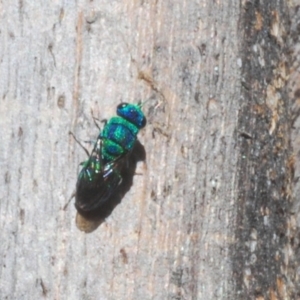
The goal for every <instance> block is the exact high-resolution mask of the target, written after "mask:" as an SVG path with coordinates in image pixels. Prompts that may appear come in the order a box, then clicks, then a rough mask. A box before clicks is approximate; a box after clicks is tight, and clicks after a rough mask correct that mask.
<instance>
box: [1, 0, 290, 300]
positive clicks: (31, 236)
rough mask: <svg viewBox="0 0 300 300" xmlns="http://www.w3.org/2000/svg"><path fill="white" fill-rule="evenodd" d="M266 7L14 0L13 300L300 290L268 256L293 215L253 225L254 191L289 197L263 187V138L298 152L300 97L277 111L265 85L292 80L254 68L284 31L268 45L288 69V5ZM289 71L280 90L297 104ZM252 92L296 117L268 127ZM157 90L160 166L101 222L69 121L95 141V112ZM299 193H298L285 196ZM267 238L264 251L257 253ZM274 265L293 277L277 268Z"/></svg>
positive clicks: (10, 58)
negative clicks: (81, 188)
mask: <svg viewBox="0 0 300 300" xmlns="http://www.w3.org/2000/svg"><path fill="white" fill-rule="evenodd" d="M251 3H252V2H244V1H242V2H240V1H208V0H202V1H172V0H167V1H108V0H104V1H67V2H64V3H60V2H57V1H43V2H42V3H37V2H36V1H35V2H34V1H27V2H26V1H10V2H8V1H7V2H3V3H2V8H1V9H0V15H1V18H0V20H1V21H0V22H1V34H0V39H1V40H0V56H1V60H0V78H1V79H0V97H1V98H0V99H1V105H0V125H1V129H2V130H1V133H2V137H1V145H0V163H1V169H0V180H2V183H1V185H0V226H1V233H0V234H1V235H0V237H1V243H0V254H1V255H0V263H1V264H0V277H1V281H0V299H42V298H44V299H101V300H102V299H103V300H104V299H105V300H106V299H107V300H108V299H109V300H115V299H144V300H146V299H158V300H161V299H293V298H288V297H289V295H291V294H292V293H291V291H290V290H289V289H293V288H294V287H292V286H291V285H287V284H286V282H287V281H288V280H289V278H292V277H289V276H290V275H289V274H288V272H286V269H285V270H284V271H283V270H282V269H280V266H281V267H282V266H283V264H282V259H281V258H282V257H281V256H280V255H279V256H280V259H277V258H278V257H275V256H272V257H271V258H270V261H268V264H265V265H264V266H265V267H266V268H265V269H259V266H258V263H261V262H262V261H263V259H264V257H266V256H269V255H274V253H275V252H274V251H275V250H274V249H275V247H279V248H278V251H279V253H282V252H281V251H282V249H283V248H284V247H287V246H288V243H289V241H288V238H287V237H286V236H284V237H283V238H282V239H281V241H282V240H284V242H283V243H277V244H276V243H275V244H274V245H275V246H274V248H268V247H267V245H269V243H271V240H272V237H274V235H277V234H278V232H279V231H280V232H281V233H282V234H283V235H284V233H283V232H284V230H285V229H286V227H285V226H286V224H287V222H288V221H287V219H288V212H287V213H286V214H281V215H280V214H279V216H277V215H276V216H275V217H277V218H279V219H278V224H281V225H282V226H283V227H282V228H284V229H282V228H281V229H280V230H279V229H278V227H276V226H275V227H274V228H273V227H272V226H271V227H270V228H269V229H268V230H267V233H268V234H265V232H266V231H264V230H265V229H264V227H263V226H262V223H261V222H263V220H264V219H263V218H261V216H259V217H258V219H257V220H258V222H257V223H255V222H254V223H253V222H252V223H251V222H248V221H249V218H250V216H251V215H254V216H257V215H258V214H259V212H261V208H259V207H258V206H255V205H254V207H252V209H251V207H250V206H249V204H250V203H251V201H253V203H257V204H260V203H261V200H262V199H263V197H266V198H267V199H269V200H268V202H267V203H269V204H270V211H271V212H274V210H273V208H272V207H274V206H273V204H274V202H273V201H275V200H276V199H275V198H274V195H278V193H279V192H278V188H277V187H274V188H273V187H272V188H270V189H268V188H267V186H265V185H264V187H266V188H265V190H262V189H258V190H257V191H258V192H257V193H256V194H255V193H254V194H252V191H253V190H255V186H254V185H253V182H256V183H257V181H255V180H256V179H255V178H256V177H255V174H256V172H260V174H263V172H264V171H266V172H267V171H268V170H269V169H267V168H271V166H272V163H273V159H274V155H275V154H274V153H273V152H272V153H273V154H271V152H270V155H269V156H268V155H266V156H264V157H260V156H258V157H257V158H255V157H254V156H253V153H254V152H253V151H254V150H255V149H254V148H255V145H256V144H255V143H256V142H258V141H261V140H262V139H261V137H264V134H266V133H267V131H269V135H270V136H271V137H268V138H269V140H268V141H271V142H270V144H267V146H266V149H269V150H270V149H272V147H273V146H274V145H276V143H277V142H278V140H279V139H280V141H282V143H283V145H282V147H283V148H284V150H283V151H282V152H281V153H282V155H281V156H280V159H279V160H278V164H277V165H276V166H275V167H276V170H279V169H280V168H282V167H283V166H284V165H285V166H286V165H287V162H288V161H290V154H291V148H290V145H289V141H288V138H287V139H286V140H285V139H283V140H282V139H281V137H280V135H279V133H281V134H283V135H287V136H289V134H290V127H288V126H286V127H284V126H285V125H284V124H287V123H285V120H286V118H287V116H288V113H287V111H288V107H286V106H285V104H282V102H280V101H279V100H278V101H279V102H280V103H279V104H278V106H276V109H274V107H273V106H272V103H273V102H272V103H271V104H270V101H271V100H270V99H269V98H268V96H270V94H266V93H264V91H265V88H266V87H267V85H263V86H261V85H259V84H257V85H255V83H264V82H265V81H268V80H270V78H271V80H270V82H271V83H270V82H268V83H269V87H272V86H274V85H275V84H276V82H277V81H276V82H275V81H274V80H275V79H274V73H272V72H270V73H268V72H265V73H264V72H262V74H261V75H258V74H257V73H255V72H254V73H251V70H255V68H257V72H259V71H261V70H262V69H263V70H264V68H262V66H261V65H259V66H258V65H256V64H255V63H256V62H257V61H259V56H258V55H257V54H255V53H254V54H253V53H252V54H251V53H250V52H251V49H252V50H253V49H254V48H255V46H256V42H255V36H260V34H263V33H266V32H268V30H269V32H271V34H270V35H271V36H272V34H273V38H274V39H275V40H276V42H274V43H273V40H272V41H270V44H268V47H269V48H268V47H266V48H261V49H263V50H261V53H260V54H261V56H262V57H264V58H265V59H266V57H267V56H268V53H269V52H268V51H271V50H272V51H273V50H274V49H273V47H275V50H274V51H275V53H276V56H273V61H272V62H271V63H270V68H272V69H274V70H279V71H280V72H282V69H280V68H279V67H280V66H281V62H282V60H281V54H283V53H284V51H285V49H284V47H283V44H284V42H285V40H286V35H287V33H286V32H287V29H286V28H287V27H286V26H287V25H286V23H285V22H286V20H287V19H288V16H287V15H285V12H286V11H287V7H285V6H284V4H283V3H282V2H281V1H278V2H276V3H275V2H274V3H273V4H272V5H271V4H270V3H261V4H257V3H256V4H253V3H252V4H251ZM251 5H252V6H251ZM268 9H270V10H269V11H272V12H273V13H272V14H269V13H267V11H268ZM274 12H275V13H274ZM276 14H277V15H276ZM266 15H268V17H266ZM269 15H270V16H269ZM251 16H252V17H253V16H254V17H255V16H256V19H255V18H254V17H253V19H251V18H250V17H251ZM277 16H278V17H277ZM260 17H261V18H260ZM269 18H270V19H269ZM270 20H271V21H272V22H273V23H272V22H270V23H268V22H269V21H270ZM278 20H280V21H278ZM276 22H277V23H276ZM278 23H280V26H279V27H275V28H280V30H281V31H280V30H279V31H276V33H274V31H272V28H271V25H272V24H273V26H274V24H275V25H278ZM270 28H271V29H270ZM273 29H274V27H273ZM255 30H257V32H255ZM270 35H269V36H270ZM274 35H276V37H274ZM267 36H268V35H266V37H267ZM249 37H251V38H252V37H253V39H251V41H250V39H249ZM265 40H267V41H268V42H269V40H268V39H267V38H266V39H265ZM247 42H249V43H248V44H247ZM262 42H263V39H258V43H262ZM271 42H272V43H271ZM259 49H260V48H259ZM247 51H249V52H247ZM251 55H253V61H252V60H251V58H252V56H251ZM256 59H258V60H256ZM251 62H252V64H251ZM260 62H261V61H260ZM245 64H246V65H245ZM245 66H246V67H245ZM260 68H261V69H260ZM279 71H278V72H279ZM287 72H288V71H287ZM255 76H257V77H255ZM268 76H269V77H268ZM281 80H282V83H281V85H280V86H279V87H278V86H277V90H276V91H275V94H276V93H277V94H276V95H278V94H280V99H285V98H284V97H285V95H286V94H285V92H286V90H285V83H286V80H287V78H283V77H282V78H281ZM247 89H250V91H252V92H253V93H254V92H257V93H258V95H259V97H261V98H259V100H260V101H261V102H259V103H258V104H257V105H258V106H257V107H256V108H257V109H262V107H264V108H265V110H264V111H262V112H261V115H262V118H263V117H265V118H271V117H272V116H274V114H273V115H272V114H271V117H270V111H269V110H267V108H268V109H270V110H271V111H272V109H273V110H276V113H278V115H279V117H278V118H279V119H280V120H282V123H280V124H279V123H278V124H279V125H280V126H279V125H278V126H275V125H274V126H275V127H268V126H265V127H259V126H258V125H259V124H262V123H259V122H257V123H255V122H254V123H255V124H256V125H257V124H258V125H257V126H258V127H255V125H253V122H252V121H253V111H254V110H253V109H254V106H255V105H254V104H252V102H251V101H256V100H257V99H256V97H253V93H252V94H251V93H250V92H247ZM147 99H150V100H151V101H148V102H147V103H146V104H145V106H144V107H143V110H144V112H145V114H146V116H147V120H148V124H147V126H146V127H145V129H143V130H142V132H141V133H140V134H139V140H140V142H141V144H142V145H143V146H144V148H145V152H146V161H144V162H139V163H138V165H137V169H136V173H137V174H136V175H135V176H134V177H133V184H132V186H131V188H130V190H129V191H128V192H127V193H126V194H125V195H124V197H123V198H122V201H121V203H120V204H119V205H117V206H116V207H115V208H114V209H113V211H112V212H111V214H110V215H109V216H108V217H107V218H106V219H105V221H104V222H100V223H98V224H92V223H91V224H92V225H95V226H94V228H92V230H90V231H91V233H85V232H84V231H82V229H84V226H85V224H88V220H82V219H80V216H77V226H76V222H75V218H76V214H77V213H76V209H75V207H74V205H73V204H74V199H72V200H71V204H70V205H68V206H66V204H67V203H68V201H69V199H70V197H71V196H72V194H73V192H74V190H75V184H76V179H77V174H78V171H79V169H80V166H79V163H80V162H81V161H83V160H85V159H86V154H85V153H84V151H83V150H82V149H81V148H80V146H79V145H78V144H77V143H76V142H75V141H74V139H73V138H72V137H71V136H70V135H69V131H72V132H73V133H74V134H75V136H76V137H77V138H78V139H79V140H81V141H87V140H88V141H92V140H95V138H96V137H97V135H98V129H97V127H96V126H95V125H94V121H93V118H92V114H93V115H95V116H97V118H99V119H100V120H101V119H105V118H106V119H107V118H110V117H111V116H113V115H114V114H115V108H116V106H117V105H118V104H119V103H120V101H126V102H130V103H137V102H138V101H140V100H142V101H144V100H147ZM283 102H284V101H283ZM268 120H269V119H268ZM270 120H272V118H271V119H270ZM270 120H269V121H270ZM277 120H278V119H276V120H275V122H277ZM269 121H268V122H269ZM268 124H269V123H268ZM270 124H272V123H270ZM281 124H282V125H281ZM252 125H253V126H252ZM270 128H271V129H270ZM278 128H279V129H278ZM259 130H261V131H259ZM270 130H271V132H270ZM272 130H273V131H272ZM278 130H279V131H280V132H279V131H278ZM247 147H248V148H247ZM253 149H254V150H253ZM277 150H278V149H277ZM247 151H249V152H247ZM278 151H279V152H280V150H278ZM276 155H277V154H276ZM244 162H246V164H244ZM265 162H266V163H265ZM263 163H265V164H263ZM263 166H266V169H265V170H263V168H262V167H263ZM275 167H274V168H275ZM264 174H265V173H264ZM267 174H270V173H267ZM260 178H262V179H263V180H266V182H267V180H268V178H269V177H268V176H265V175H264V176H261V177H260ZM276 178H277V177H276ZM291 178H292V174H291V172H290V171H287V172H286V175H284V176H283V177H280V178H277V179H278V180H281V179H282V180H283V181H284V182H285V183H286V184H287V185H288V186H289V188H291V189H292V186H291V185H290V181H289V180H290V179H291ZM277 179H276V180H277ZM276 182H277V181H276ZM263 192H265V194H264V193H263ZM276 197H277V196H276ZM289 197H290V196H289V195H287V191H286V190H285V191H284V192H282V194H280V197H279V198H280V199H279V200H278V199H277V200H278V201H279V202H280V201H283V202H284V201H290V198H289ZM283 202H280V203H283ZM276 203H277V202H276ZM278 206H280V204H279V205H278ZM249 207H250V208H249ZM247 209H248V210H247ZM264 212H265V211H264ZM78 218H79V219H78ZM254 220H256V219H255V218H254ZM85 221H86V222H87V223H85ZM81 225H82V227H81V228H80V226H81ZM92 225H91V226H92ZM87 226H88V225H87ZM78 227H79V228H78ZM256 227H257V228H258V229H257V228H256ZM255 228H256V229H255ZM80 229H81V230H80ZM255 230H256V231H255ZM86 231H89V230H88V229H87V230H86ZM257 232H260V233H262V237H263V238H262V239H260V237H257V236H256V234H255V233H257ZM272 234H273V235H272ZM254 239H256V240H258V242H257V243H258V244H259V247H258V248H257V249H258V250H257V253H254V254H255V255H256V257H258V259H257V260H256V261H250V260H249V258H251V257H253V256H251V251H252V250H251V249H250V248H251V247H250V246H251V245H250V244H251V242H253V240H254ZM252 244H253V243H252ZM249 245H250V246H249ZM255 251H256V250H254V252H255ZM252 254H253V253H252ZM276 261H277V262H276ZM274 262H275V263H274ZM273 264H275V266H276V269H274V270H276V272H279V273H278V274H275V273H272V274H271V273H269V270H270V268H271V266H272V265H273ZM268 266H269V267H270V268H269V267H268ZM282 268H284V267H282ZM277 275H278V276H277ZM264 277H265V278H266V280H265V281H263V283H262V281H260V278H264ZM276 284H277V286H276ZM279 284H281V285H283V286H284V288H282V289H280V288H279V287H278V285H279ZM274 295H275V296H276V297H277V298H272V297H273V296H274ZM275 296H274V297H275ZM255 297H256V298H255Z"/></svg>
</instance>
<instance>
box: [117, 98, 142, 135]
mask: <svg viewBox="0 0 300 300" xmlns="http://www.w3.org/2000/svg"><path fill="white" fill-rule="evenodd" d="M117 115H118V116H120V117H122V118H124V119H125V120H127V121H128V122H130V123H132V124H134V125H135V126H136V127H138V128H139V129H141V128H143V127H145V125H146V118H145V115H144V113H143V112H142V110H141V105H139V104H130V103H126V102H123V103H121V104H119V105H118V106H117Z"/></svg>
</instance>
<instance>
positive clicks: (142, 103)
mask: <svg viewBox="0 0 300 300" xmlns="http://www.w3.org/2000/svg"><path fill="white" fill-rule="evenodd" d="M151 100H153V101H154V100H156V99H154V98H149V99H147V100H145V101H144V102H142V100H140V101H139V102H138V106H139V107H142V106H144V104H145V103H147V102H148V101H151Z"/></svg>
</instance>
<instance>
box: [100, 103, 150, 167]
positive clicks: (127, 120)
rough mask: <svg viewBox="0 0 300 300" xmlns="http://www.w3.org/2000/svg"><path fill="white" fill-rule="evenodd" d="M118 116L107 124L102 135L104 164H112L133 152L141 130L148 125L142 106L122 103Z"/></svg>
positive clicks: (118, 109)
mask: <svg viewBox="0 0 300 300" xmlns="http://www.w3.org/2000/svg"><path fill="white" fill-rule="evenodd" d="M117 114H118V116H117V117H113V118H111V119H110V120H109V121H108V122H107V124H106V125H105V127H104V128H103V131H102V133H101V134H100V139H102V141H103V143H102V159H103V162H104V163H107V162H112V161H114V160H116V159H118V158H120V157H122V156H124V155H125V154H126V153H128V152H129V151H131V150H132V148H133V146H134V144H135V142H136V139H137V134H138V132H139V130H140V129H141V128H142V127H144V126H145V124H146V118H145V116H144V114H143V112H142V111H141V108H140V105H136V104H128V103H121V104H120V105H119V106H118V108H117Z"/></svg>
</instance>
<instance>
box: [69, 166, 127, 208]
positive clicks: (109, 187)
mask: <svg viewBox="0 0 300 300" xmlns="http://www.w3.org/2000/svg"><path fill="white" fill-rule="evenodd" d="M82 171H83V172H86V170H82ZM121 182H122V177H121V176H120V174H119V173H118V171H117V170H114V169H113V168H111V169H109V170H107V171H106V172H100V173H99V174H97V176H94V178H93V180H91V181H88V180H85V179H83V178H78V181H77V185H76V195H75V199H76V200H75V205H76V207H77V209H79V210H82V211H92V210H95V209H97V208H98V207H100V206H101V205H103V204H104V203H105V202H106V201H107V200H108V199H109V198H110V197H111V196H112V195H113V193H115V192H116V190H117V187H118V186H119V185H120V184H121Z"/></svg>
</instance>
